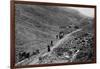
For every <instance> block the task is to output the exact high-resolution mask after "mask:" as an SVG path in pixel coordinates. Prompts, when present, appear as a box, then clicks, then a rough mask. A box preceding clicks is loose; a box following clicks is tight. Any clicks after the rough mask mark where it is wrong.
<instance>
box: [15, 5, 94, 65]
mask: <svg viewBox="0 0 100 69" xmlns="http://www.w3.org/2000/svg"><path fill="white" fill-rule="evenodd" d="M94 27H95V8H90V7H74V6H60V5H59V6H56V5H54V6H53V5H52V6H50V5H41V4H40V5H36V4H18V3H17V4H15V65H16V66H25V65H40V64H55V63H84V62H93V61H94V60H95V29H94Z"/></svg>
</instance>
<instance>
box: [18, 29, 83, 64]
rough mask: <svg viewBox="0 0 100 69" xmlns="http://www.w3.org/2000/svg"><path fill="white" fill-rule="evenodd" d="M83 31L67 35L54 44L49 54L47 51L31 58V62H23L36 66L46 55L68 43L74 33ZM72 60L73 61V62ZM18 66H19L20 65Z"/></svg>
mask: <svg viewBox="0 0 100 69" xmlns="http://www.w3.org/2000/svg"><path fill="white" fill-rule="evenodd" d="M81 30H82V29H77V30H75V31H73V32H71V33H69V34H66V35H65V36H64V37H63V38H62V39H61V40H58V41H57V42H56V43H55V44H54V46H53V47H52V48H51V51H50V52H47V50H46V49H45V50H43V51H42V52H41V53H40V54H39V55H37V56H36V57H30V60H29V61H30V62H29V61H28V60H27V61H25V60H23V61H22V62H27V63H26V64H29V65H31V64H36V63H37V62H38V61H39V59H38V58H39V57H43V56H45V55H48V54H50V53H52V52H53V49H55V48H57V47H58V46H59V45H60V44H63V43H64V41H66V40H68V38H70V36H71V35H72V34H73V33H76V32H78V31H81ZM75 56H76V54H75V55H74V56H73V59H74V58H75ZM73 59H72V60H73ZM18 64H19V65H20V64H21V62H19V63H18ZM18 64H17V65H18Z"/></svg>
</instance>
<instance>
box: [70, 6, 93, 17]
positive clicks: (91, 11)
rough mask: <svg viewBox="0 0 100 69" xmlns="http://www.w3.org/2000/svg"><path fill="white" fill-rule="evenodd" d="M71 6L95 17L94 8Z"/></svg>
mask: <svg viewBox="0 0 100 69" xmlns="http://www.w3.org/2000/svg"><path fill="white" fill-rule="evenodd" d="M70 8H73V9H76V10H78V11H79V12H81V13H82V14H84V15H86V16H89V17H94V8H79V7H77V8H76V7H70Z"/></svg>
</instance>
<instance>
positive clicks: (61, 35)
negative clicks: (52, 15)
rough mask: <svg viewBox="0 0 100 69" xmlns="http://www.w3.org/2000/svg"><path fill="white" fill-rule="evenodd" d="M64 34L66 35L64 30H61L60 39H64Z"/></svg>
mask: <svg viewBox="0 0 100 69" xmlns="http://www.w3.org/2000/svg"><path fill="white" fill-rule="evenodd" d="M63 36H64V32H63V31H61V32H59V39H62V38H63Z"/></svg>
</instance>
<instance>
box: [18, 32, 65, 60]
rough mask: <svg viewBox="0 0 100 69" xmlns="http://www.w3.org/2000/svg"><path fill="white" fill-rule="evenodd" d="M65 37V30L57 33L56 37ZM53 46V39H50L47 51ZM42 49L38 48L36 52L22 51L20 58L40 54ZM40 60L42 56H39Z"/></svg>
mask: <svg viewBox="0 0 100 69" xmlns="http://www.w3.org/2000/svg"><path fill="white" fill-rule="evenodd" d="M63 37H64V32H62V31H61V32H59V34H58V35H56V39H62V38H63ZM51 46H53V41H52V40H51V41H50V44H49V45H47V51H48V52H50V51H51ZM39 53H40V51H39V50H36V51H35V52H34V51H33V53H32V54H30V52H22V53H19V60H20V61H21V60H23V59H25V58H28V59H29V57H30V56H31V55H36V54H39ZM39 60H41V58H39Z"/></svg>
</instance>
